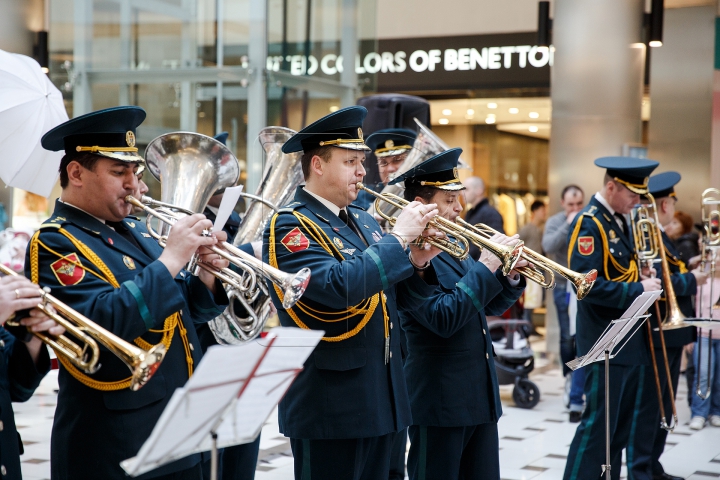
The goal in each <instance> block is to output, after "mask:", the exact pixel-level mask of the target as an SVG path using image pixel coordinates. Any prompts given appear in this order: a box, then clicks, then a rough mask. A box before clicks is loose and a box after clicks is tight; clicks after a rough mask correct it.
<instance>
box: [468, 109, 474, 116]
mask: <svg viewBox="0 0 720 480" xmlns="http://www.w3.org/2000/svg"><path fill="white" fill-rule="evenodd" d="M467 114H468V115H475V110H473V109H472V108H468V109H467Z"/></svg>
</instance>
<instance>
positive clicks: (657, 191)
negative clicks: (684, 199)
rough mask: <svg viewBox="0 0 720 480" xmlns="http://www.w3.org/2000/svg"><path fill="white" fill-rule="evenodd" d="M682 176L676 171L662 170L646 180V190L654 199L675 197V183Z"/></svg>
mask: <svg viewBox="0 0 720 480" xmlns="http://www.w3.org/2000/svg"><path fill="white" fill-rule="evenodd" d="M680 179H682V177H681V176H680V174H679V173H678V172H663V173H658V174H657V175H653V176H652V177H650V181H649V182H648V191H649V192H650V193H651V194H652V196H653V197H655V198H656V199H658V198H663V197H675V198H677V195H675V185H677V184H678V183H679V182H680Z"/></svg>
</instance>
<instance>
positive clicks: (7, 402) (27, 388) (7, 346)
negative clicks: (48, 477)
mask: <svg viewBox="0 0 720 480" xmlns="http://www.w3.org/2000/svg"><path fill="white" fill-rule="evenodd" d="M23 328H24V327H23ZM0 351H2V355H0V421H2V423H1V424H0V425H2V428H1V429H0V470H2V469H3V468H4V470H2V471H3V472H5V474H4V475H2V477H1V478H3V479H10V480H19V479H20V478H22V472H21V470H20V453H21V452H22V443H21V440H20V435H19V434H18V432H17V429H16V428H15V416H14V414H13V408H12V403H11V402H26V401H27V400H29V399H30V397H31V396H32V394H33V392H34V391H35V389H36V388H37V387H38V385H40V381H41V380H42V379H43V377H44V376H45V375H46V374H47V372H48V371H50V355H49V354H48V351H47V348H45V347H42V348H41V349H40V358H39V359H38V363H37V364H36V363H35V362H34V361H33V359H32V357H31V356H30V353H29V352H28V350H27V348H26V347H25V344H24V343H23V342H21V341H19V340H16V338H15V337H14V336H13V335H12V334H11V333H10V332H8V331H7V330H5V329H4V328H2V327H0Z"/></svg>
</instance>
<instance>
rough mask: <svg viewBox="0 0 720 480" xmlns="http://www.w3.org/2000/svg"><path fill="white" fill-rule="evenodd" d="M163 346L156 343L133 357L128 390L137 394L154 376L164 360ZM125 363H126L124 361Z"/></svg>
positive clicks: (164, 351)
mask: <svg viewBox="0 0 720 480" xmlns="http://www.w3.org/2000/svg"><path fill="white" fill-rule="evenodd" d="M166 353H167V351H166V350H165V345H163V344H162V343H158V344H157V345H154V346H153V347H152V348H151V349H150V350H147V351H144V352H143V353H141V354H139V355H137V356H135V357H134V358H133V359H132V361H131V363H132V365H131V366H130V368H131V370H132V378H131V379H130V389H131V390H132V391H134V392H137V391H138V390H140V388H142V386H143V385H145V384H146V383H147V382H148V380H150V378H151V377H152V376H153V375H155V372H156V371H157V369H158V368H160V364H161V363H162V361H163V359H164V358H165V354H166ZM126 363H127V361H126Z"/></svg>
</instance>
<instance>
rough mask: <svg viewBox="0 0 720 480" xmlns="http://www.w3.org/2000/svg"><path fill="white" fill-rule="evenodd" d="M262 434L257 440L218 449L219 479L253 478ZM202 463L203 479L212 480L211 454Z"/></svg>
mask: <svg viewBox="0 0 720 480" xmlns="http://www.w3.org/2000/svg"><path fill="white" fill-rule="evenodd" d="M259 450H260V435H259V434H258V436H257V438H256V439H255V441H253V442H251V443H244V444H242V445H233V446H232V447H225V448H221V449H220V450H219V451H218V475H217V478H218V480H253V479H254V478H255V470H256V469H257V461H258V451H259ZM205 456H207V459H206V460H205V461H204V462H203V463H202V470H203V476H202V478H203V480H210V468H211V465H210V454H209V452H208V453H207V455H203V457H205Z"/></svg>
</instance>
